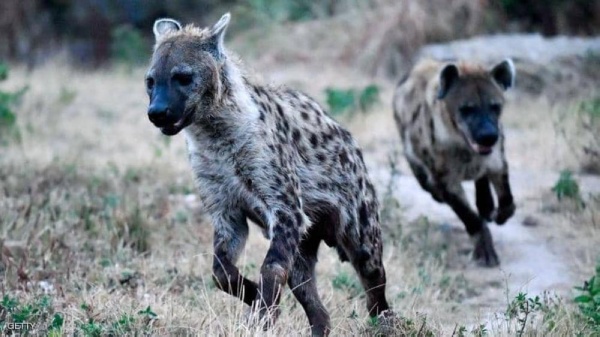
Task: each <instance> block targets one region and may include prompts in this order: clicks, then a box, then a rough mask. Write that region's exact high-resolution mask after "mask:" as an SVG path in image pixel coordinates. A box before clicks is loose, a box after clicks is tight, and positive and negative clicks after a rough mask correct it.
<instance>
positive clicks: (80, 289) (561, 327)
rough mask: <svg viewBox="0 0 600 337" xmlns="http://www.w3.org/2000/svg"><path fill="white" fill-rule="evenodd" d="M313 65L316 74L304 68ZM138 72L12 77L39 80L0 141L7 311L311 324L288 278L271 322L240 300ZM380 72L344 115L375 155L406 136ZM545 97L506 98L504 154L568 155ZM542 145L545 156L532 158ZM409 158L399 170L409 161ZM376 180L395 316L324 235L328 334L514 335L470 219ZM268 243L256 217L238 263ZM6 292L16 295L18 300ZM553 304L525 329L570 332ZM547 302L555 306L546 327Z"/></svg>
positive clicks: (354, 80)
mask: <svg viewBox="0 0 600 337" xmlns="http://www.w3.org/2000/svg"><path fill="white" fill-rule="evenodd" d="M287 61H289V60H287ZM255 62H256V65H257V66H256V67H257V68H258V70H261V68H262V70H263V74H264V75H265V77H266V78H267V79H268V80H272V81H275V82H278V83H291V84H292V85H293V86H295V87H299V88H301V89H303V90H306V91H308V92H309V93H311V94H312V95H314V96H315V97H317V98H320V99H322V97H323V96H322V90H323V89H324V88H325V87H327V86H331V85H333V86H347V85H348V83H351V84H352V85H353V86H359V85H362V84H365V83H366V82H365V81H366V80H365V78H364V76H362V75H361V74H359V73H358V72H356V71H353V70H352V69H350V68H343V69H342V70H343V73H340V68H335V69H334V68H332V67H327V65H325V64H322V63H320V64H319V62H315V63H311V64H307V63H297V64H296V65H293V66H285V67H281V68H275V69H274V68H273V64H278V63H277V62H278V60H274V61H273V59H271V60H270V61H268V60H266V59H264V58H262V59H259V60H256V61H255ZM273 62H275V63H273ZM308 70H310V71H308ZM314 73H318V74H320V75H321V76H319V77H318V78H313V76H310V74H314ZM142 78H143V69H135V70H133V71H132V72H125V71H123V70H119V69H106V70H104V71H98V72H92V73H85V72H79V71H74V70H72V69H71V68H69V67H68V66H65V65H64V64H62V63H60V62H55V63H51V64H48V65H47V66H44V67H42V68H40V69H37V70H35V71H33V72H31V73H29V72H27V71H25V70H24V69H19V68H16V69H15V70H14V72H13V73H12V75H11V78H10V80H9V82H8V83H7V87H6V88H7V89H8V88H20V87H22V86H23V85H26V84H28V85H29V86H30V90H29V92H27V93H26V95H25V97H24V101H23V104H22V105H21V107H20V108H19V110H18V126H19V128H20V130H21V133H22V141H21V142H20V143H13V144H12V145H10V146H8V147H3V148H0V151H1V152H0V153H1V156H0V215H1V216H0V230H1V231H2V232H1V233H0V239H1V240H0V246H1V247H0V248H1V252H2V260H1V264H0V267H1V268H2V273H1V275H0V277H1V279H0V286H1V287H2V288H1V289H2V296H4V300H3V301H2V302H1V303H0V305H1V306H2V307H3V308H4V309H0V320H4V319H6V318H7V317H9V316H11V317H13V319H14V317H15V314H18V313H21V314H22V313H23V311H24V308H27V306H29V308H37V310H38V311H37V312H35V313H33V312H30V313H29V316H27V317H26V320H27V321H34V322H36V323H38V324H51V323H52V322H53V321H54V320H55V318H56V317H55V314H56V313H60V317H62V318H63V319H64V323H63V324H62V330H60V331H61V332H62V334H64V335H72V334H74V332H75V331H77V332H78V333H79V334H82V335H87V336H97V335H110V334H113V335H122V334H126V333H129V334H134V333H137V334H141V333H148V334H153V335H166V334H174V335H215V336H216V335H219V336H229V335H232V336H253V335H257V334H259V335H266V336H282V335H285V336H288V335H289V336H297V335H307V334H309V333H310V330H309V327H308V324H307V320H306V318H305V316H304V313H303V311H302V308H301V307H300V306H299V305H298V303H297V302H296V301H295V299H294V298H293V296H292V295H291V292H289V290H286V293H285V296H284V297H283V301H282V304H281V306H282V309H283V313H284V314H283V315H282V316H281V317H280V319H279V321H278V323H277V325H276V326H275V327H274V328H273V329H272V330H270V331H268V332H262V331H260V330H259V329H258V325H257V324H252V321H253V317H248V315H247V313H246V311H247V308H246V307H245V306H244V305H243V304H242V303H241V302H240V301H238V300H236V299H234V298H231V297H230V296H228V295H226V294H224V293H222V292H220V291H218V290H217V289H216V288H215V286H214V285H213V283H212V281H211V271H210V266H211V261H212V255H211V253H212V247H211V246H212V232H211V227H210V221H209V220H208V219H206V218H205V216H204V214H203V213H202V210H201V207H200V206H199V205H198V203H197V201H196V199H195V197H194V193H195V188H194V186H193V179H192V177H191V172H190V170H189V168H188V163H187V160H186V153H185V149H184V144H183V139H182V137H174V138H165V137H163V136H161V135H160V134H159V133H158V132H157V131H156V130H155V129H154V128H153V127H152V126H151V124H150V123H148V122H147V120H146V116H145V108H146V97H145V93H144V89H143V82H142V81H141V79H142ZM378 84H380V85H381V87H382V89H383V95H382V96H383V103H382V105H381V106H379V107H378V108H377V109H376V110H378V111H377V112H374V113H372V114H370V115H367V116H359V117H357V118H356V119H355V120H352V121H346V124H348V126H349V127H350V128H351V130H352V131H353V132H354V133H355V134H356V135H357V137H358V138H359V140H360V142H361V144H363V147H364V148H365V150H366V151H365V155H366V157H367V158H368V160H369V162H370V165H372V166H373V165H374V166H378V167H380V168H381V167H386V165H388V156H389V154H390V151H391V150H392V149H393V148H397V145H398V143H397V135H396V131H395V129H394V126H393V123H391V122H390V121H391V117H390V116H391V111H390V108H389V107H388V104H387V102H389V101H390V97H391V88H392V84H391V83H389V82H385V81H383V80H379V81H378ZM544 104H547V103H545V102H544V101H540V102H533V103H531V106H527V110H528V111H529V113H528V114H527V115H523V114H520V113H519V112H520V107H517V106H512V107H510V110H509V112H508V113H507V124H508V125H509V126H511V127H512V128H513V129H514V130H516V131H515V133H517V134H513V135H512V136H513V137H512V139H515V140H514V142H512V143H509V152H511V153H515V154H517V155H515V156H514V157H513V158H511V162H515V167H517V168H523V167H526V168H528V169H532V170H540V169H542V168H544V169H550V170H557V169H559V168H558V166H559V164H560V163H556V162H555V161H557V159H556V152H555V148H554V143H548V142H547V139H549V138H548V137H552V136H553V131H552V130H553V125H552V122H551V121H550V122H549V123H546V122H543V123H538V121H539V120H540V116H543V115H544V113H545V112H547V110H546V107H547V106H546V105H544ZM542 120H544V121H545V119H543V118H542ZM381 125H385V127H381ZM518 134H520V135H518ZM531 144H534V145H535V147H529V146H528V145H531ZM561 146H564V145H561ZM533 155H536V156H539V157H540V160H536V161H534V162H531V160H527V158H529V159H531V158H530V156H533ZM540 161H541V162H540ZM400 169H401V171H403V172H406V171H405V167H404V166H402V165H400ZM386 170H387V169H386ZM375 180H378V181H380V183H379V184H378V189H379V191H380V195H381V196H382V199H384V200H383V204H384V205H386V206H387V208H386V209H385V212H386V224H385V230H386V238H387V241H386V246H385V252H384V254H385V261H384V263H385V265H386V267H387V271H388V282H389V283H388V293H387V294H388V298H389V299H390V301H391V302H392V305H393V307H394V308H395V310H396V312H397V313H399V315H401V316H400V318H399V319H397V320H395V321H392V322H391V323H390V322H375V321H373V320H370V319H369V318H368V317H367V315H366V310H365V308H364V306H365V302H364V298H363V295H362V290H361V289H360V286H359V285H358V280H357V278H356V277H355V275H354V272H353V270H352V269H351V267H350V266H349V265H347V264H342V263H340V262H339V261H338V258H337V255H336V254H335V252H334V251H332V250H330V249H328V248H326V247H325V248H322V249H321V251H320V255H319V264H318V265H317V275H318V286H319V291H320V294H321V297H322V298H323V300H324V303H325V305H326V307H327V308H328V309H329V311H330V314H331V316H332V324H333V326H334V330H333V333H332V334H333V335H336V336H347V335H377V334H379V333H391V334H395V335H402V336H405V335H406V336H426V335H428V333H431V334H430V335H436V336H437V335H447V336H451V335H453V336H467V335H473V336H481V335H483V334H484V331H483V330H486V331H487V333H488V334H491V335H498V336H513V335H515V333H516V331H517V329H518V327H519V323H518V320H517V318H518V316H516V317H513V318H510V319H508V318H506V317H505V316H504V315H503V308H504V307H506V306H508V305H509V303H510V302H511V301H512V299H511V298H495V299H493V300H492V301H489V302H480V301H479V299H480V298H482V297H480V296H479V295H480V293H481V292H483V291H484V290H485V289H486V287H491V288H494V289H496V290H498V291H499V292H502V291H506V292H507V293H508V292H509V290H510V292H513V291H514V289H505V288H506V285H505V280H494V282H489V281H486V282H484V283H481V282H479V281H477V280H475V279H472V278H470V276H472V274H473V273H475V272H474V271H473V270H474V269H473V268H472V267H469V266H470V265H469V256H468V253H469V252H468V247H469V243H468V240H467V236H466V234H465V233H464V231H462V230H460V231H458V230H454V229H448V228H446V227H444V226H440V225H439V224H436V223H432V222H431V221H429V220H428V219H427V218H421V219H419V220H417V221H416V222H414V223H408V221H406V220H405V219H404V218H403V214H404V211H405V210H404V209H403V208H402V207H401V206H402V205H399V204H398V203H397V201H396V200H395V199H394V197H393V195H388V194H386V193H385V191H386V188H387V187H388V184H390V186H391V187H392V189H393V188H394V181H393V179H392V180H390V179H389V178H388V177H387V176H385V177H383V178H382V177H378V178H376V179H375ZM539 201H540V200H539V199H536V200H535V201H532V203H539ZM561 216H562V215H561ZM551 217H552V219H554V220H552V223H553V224H557V225H560V226H561V227H560V228H562V229H561V230H563V229H564V228H567V227H568V223H566V222H565V221H566V220H564V221H563V220H560V221H559V220H556V219H558V217H554V216H551ZM560 219H563V218H562V217H561V218H560ZM581 221H582V222H584V223H588V220H585V219H583V220H581ZM582 227H584V229H574V230H572V231H567V230H565V232H569V233H570V234H571V235H572V238H573V240H574V242H577V241H581V240H583V239H582V238H585V235H588V234H589V231H588V229H589V228H590V227H586V226H583V225H582ZM559 232H560V231H559ZM560 233H563V232H560ZM561 235H562V234H561ZM267 247H268V242H267V241H266V240H265V239H264V238H262V237H261V236H260V235H259V233H258V231H256V230H255V231H252V233H251V238H250V239H249V242H248V246H247V248H246V250H245V254H244V256H243V257H242V259H241V260H242V261H241V262H240V266H241V268H242V270H244V273H246V274H247V275H249V276H250V277H252V278H254V279H256V278H257V277H258V270H259V266H260V263H261V260H262V258H263V257H264V254H265V252H266V250H267ZM560 247H562V246H560ZM581 247H582V248H581V251H579V252H578V253H577V254H584V255H585V256H587V257H586V258H587V259H588V260H585V259H584V258H581V257H580V256H575V255H573V258H574V260H575V261H576V262H574V263H584V264H585V265H586V267H587V266H588V264H589V262H590V261H593V259H595V258H596V256H597V251H595V250H594V248H593V247H592V246H590V245H582V246H581ZM581 261H583V262H581ZM468 270H470V273H466V271H468ZM12 299H16V300H18V302H19V305H17V306H15V307H14V308H13V311H12V312H9V311H7V310H6V308H7V306H8V304H7V303H8V302H10V301H9V300H12ZM7 301H8V302H7ZM478 301H479V302H478ZM545 305H546V307H544V308H546V309H544V310H546V311H544V310H539V311H536V312H535V314H533V315H532V316H535V317H536V318H531V320H530V321H529V322H531V323H528V324H531V325H528V328H527V330H526V331H527V334H525V335H527V336H546V335H556V336H562V335H572V334H573V333H575V332H577V331H580V330H581V329H583V328H582V327H581V325H580V323H579V320H578V318H577V316H576V311H575V310H574V307H573V305H572V304H571V303H570V301H569V298H566V299H563V300H562V302H561V303H560V304H558V305H554V304H553V302H551V301H549V302H547V303H546V304H545ZM544 317H546V318H547V317H553V318H551V322H553V328H552V329H551V330H548V329H549V328H550V327H551V326H550V325H549V323H548V322H549V321H548V319H544ZM480 324H484V325H485V327H484V328H481V326H480ZM60 331H59V332H58V333H57V332H56V331H54V332H53V333H55V335H61V333H60Z"/></svg>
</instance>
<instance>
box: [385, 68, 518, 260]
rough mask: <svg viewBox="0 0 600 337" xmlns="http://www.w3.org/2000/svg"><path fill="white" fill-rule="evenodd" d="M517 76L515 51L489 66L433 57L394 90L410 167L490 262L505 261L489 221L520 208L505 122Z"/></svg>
mask: <svg viewBox="0 0 600 337" xmlns="http://www.w3.org/2000/svg"><path fill="white" fill-rule="evenodd" d="M514 77H515V70H514V66H513V63H512V61H511V60H509V59H508V60H505V61H503V62H501V63H500V64H498V65H496V66H494V67H493V68H492V69H491V70H488V69H485V68H483V67H482V66H480V65H476V64H471V63H466V62H463V63H450V64H449V63H441V62H436V61H432V60H427V61H422V62H421V63H419V64H417V65H416V66H415V68H414V69H413V70H412V72H411V73H410V74H409V75H408V76H407V78H405V79H404V80H403V81H401V82H400V83H399V84H398V87H397V89H396V92H395V95H394V118H395V120H396V125H397V126H398V130H399V131H400V136H401V138H402V142H403V145H404V153H405V156H406V159H407V160H408V163H409V164H410V168H411V169H412V171H413V173H414V175H415V176H416V178H417V180H418V181H419V183H420V185H421V187H423V189H425V190H426V191H428V192H429V193H431V195H432V197H433V198H434V199H435V200H436V201H438V202H443V203H446V204H448V205H449V206H450V207H451V208H452V209H453V210H454V212H455V213H456V215H458V217H459V218H460V219H461V220H462V222H463V223H464V224H465V226H466V228H467V232H468V233H469V235H471V237H472V238H473V239H474V241H475V250H474V257H475V259H477V260H478V261H479V262H481V263H483V264H485V265H486V266H496V265H498V264H499V260H498V256H497V255H496V251H495V249H494V244H493V240H492V236H491V233H490V231H489V229H488V227H487V221H492V220H493V221H495V222H496V223H497V224H504V223H505V222H506V220H508V218H510V217H511V216H512V215H513V213H514V211H515V204H514V203H513V196H512V193H511V190H510V184H509V179H508V164H507V162H506V157H505V156H504V134H503V132H502V125H501V124H500V117H501V113H502V105H503V103H504V91H505V90H507V89H508V88H510V87H512V86H513V81H514ZM465 180H474V181H475V197H476V204H477V209H478V211H479V212H478V213H479V214H477V213H476V212H475V211H473V210H472V208H471V207H470V206H469V203H468V201H467V198H466V196H465V193H464V190H463V188H462V186H461V182H462V181H465ZM490 183H491V184H492V186H493V187H494V190H495V191H496V195H497V197H498V208H497V209H495V206H494V199H493V197H492V192H491V189H490Z"/></svg>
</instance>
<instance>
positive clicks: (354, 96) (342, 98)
mask: <svg viewBox="0 0 600 337" xmlns="http://www.w3.org/2000/svg"><path fill="white" fill-rule="evenodd" d="M325 95H326V96H327V105H328V106H329V111H331V114H332V115H334V116H335V115H341V114H344V113H348V114H354V112H356V111H361V112H363V113H366V112H368V111H369V110H371V109H372V108H373V107H374V106H375V105H376V104H377V103H379V102H380V97H379V87H377V86H376V85H374V84H371V85H368V86H366V87H365V88H363V89H338V88H327V89H325Z"/></svg>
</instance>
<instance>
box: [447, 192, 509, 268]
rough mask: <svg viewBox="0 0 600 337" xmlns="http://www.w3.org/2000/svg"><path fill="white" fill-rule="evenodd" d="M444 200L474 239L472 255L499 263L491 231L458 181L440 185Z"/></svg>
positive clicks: (490, 262)
mask: <svg viewBox="0 0 600 337" xmlns="http://www.w3.org/2000/svg"><path fill="white" fill-rule="evenodd" d="M439 188H440V189H441V190H442V193H443V196H444V201H445V202H446V203H448V205H449V206H450V207H452V210H453V211H454V212H455V213H456V215H457V216H458V217H459V218H460V220H461V221H462V222H463V223H464V224H465V227H466V228H467V232H468V233H469V235H470V236H471V238H472V239H473V240H474V241H475V249H474V251H473V257H474V258H475V260H476V261H478V262H479V263H481V264H483V265H485V266H487V267H494V266H497V265H498V264H500V260H499V259H498V254H496V250H495V248H494V241H493V239H492V233H490V229H489V228H488V227H487V223H486V221H485V220H484V219H483V218H481V217H480V216H479V215H478V214H477V213H475V211H473V210H472V209H471V206H469V203H468V201H467V198H466V197H465V192H464V190H463V188H462V186H461V185H460V183H456V184H449V185H441V186H440V187H439Z"/></svg>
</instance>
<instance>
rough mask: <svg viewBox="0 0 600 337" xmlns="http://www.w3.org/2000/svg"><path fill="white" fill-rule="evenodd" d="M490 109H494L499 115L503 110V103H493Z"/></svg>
mask: <svg viewBox="0 0 600 337" xmlns="http://www.w3.org/2000/svg"><path fill="white" fill-rule="evenodd" d="M490 111H492V112H493V113H494V114H496V115H499V114H500V112H501V111H502V105H501V104H498V103H492V104H490Z"/></svg>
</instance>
